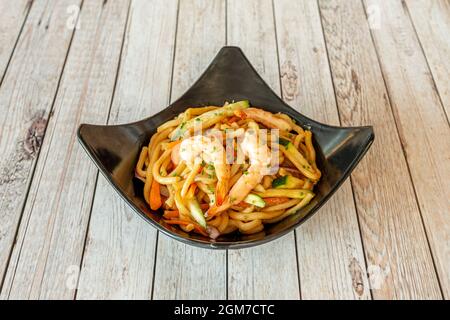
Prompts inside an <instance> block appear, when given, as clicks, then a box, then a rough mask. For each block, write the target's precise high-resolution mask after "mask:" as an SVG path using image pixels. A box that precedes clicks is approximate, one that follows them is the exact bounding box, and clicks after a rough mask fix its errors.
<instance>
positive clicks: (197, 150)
mask: <svg viewBox="0 0 450 320" xmlns="http://www.w3.org/2000/svg"><path fill="white" fill-rule="evenodd" d="M174 158H175V159H176V158H177V156H174ZM174 158H173V159H174ZM179 161H184V162H185V163H186V165H187V166H188V168H190V169H193V168H198V165H199V164H201V163H207V164H208V165H212V166H213V167H214V170H215V172H216V176H217V187H216V192H215V195H216V202H217V204H218V205H221V204H222V203H223V200H224V199H225V196H226V194H227V193H228V185H229V180H230V175H231V173H230V166H229V165H228V164H227V163H226V155H225V149H224V147H223V145H222V143H221V142H220V140H219V139H218V138H217V137H215V136H204V135H198V136H193V137H190V138H187V139H184V140H183V142H181V144H180V148H179Z"/></svg>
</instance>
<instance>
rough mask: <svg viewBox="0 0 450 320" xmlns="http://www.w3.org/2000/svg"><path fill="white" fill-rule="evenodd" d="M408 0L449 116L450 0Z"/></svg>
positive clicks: (410, 11) (408, 5) (411, 15)
mask: <svg viewBox="0 0 450 320" xmlns="http://www.w3.org/2000/svg"><path fill="white" fill-rule="evenodd" d="M405 3H406V5H407V8H408V9H409V13H410V17H411V19H412V22H413V24H414V26H415V30H416V32H417V35H418V37H419V39H420V43H421V45H422V49H423V51H424V52H425V55H426V59H427V60H428V64H429V66H430V70H431V73H432V75H433V78H434V81H435V83H436V87H437V90H438V92H439V95H440V97H441V99H442V104H443V106H444V108H445V111H446V113H447V118H448V117H450V81H449V79H450V58H449V57H450V37H449V34H450V3H449V1H448V0H434V1H426V0H406V1H405ZM447 280H448V279H447ZM447 294H448V292H447Z"/></svg>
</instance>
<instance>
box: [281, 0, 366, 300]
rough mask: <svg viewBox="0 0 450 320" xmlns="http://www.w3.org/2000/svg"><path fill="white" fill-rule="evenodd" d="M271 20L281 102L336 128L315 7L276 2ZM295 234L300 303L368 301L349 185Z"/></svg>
mask: <svg viewBox="0 0 450 320" xmlns="http://www.w3.org/2000/svg"><path fill="white" fill-rule="evenodd" d="M275 18H276V21H277V32H278V33H277V35H278V50H279V54H280V66H281V80H282V85H283V88H282V89H283V98H284V100H285V101H286V102H287V103H289V104H290V105H291V106H293V107H294V108H296V109H297V110H298V111H299V112H301V113H303V114H305V115H306V116H309V117H311V118H312V119H315V120H317V121H321V122H323V123H328V124H332V125H339V117H338V113H337V108H336V101H335V97H334V92H333V84H332V80H331V74H330V67H329V65H328V60H327V53H326V48H325V44H324V38H323V33H322V26H321V21H320V15H319V9H318V6H317V3H316V2H314V1H308V0H302V1H287V0H286V1H285V0H283V1H276V2H275ZM292 30H301V32H291V31H292ZM296 233H297V248H298V264H299V270H300V286H301V293H302V298H303V299H368V298H369V299H370V289H369V285H368V281H367V271H366V266H365V261H364V254H363V250H362V244H361V238H360V234H359V227H358V221H357V215H356V211H355V206H354V199H353V195H352V190H351V186H350V182H349V181H347V182H346V183H344V185H343V186H342V187H341V189H340V190H339V191H338V192H337V193H336V195H334V196H333V198H332V199H331V200H330V201H329V202H328V203H327V204H326V205H325V207H324V208H323V209H321V210H320V212H319V213H318V214H317V215H315V216H314V217H313V218H312V219H311V220H309V221H308V222H307V223H305V224H304V225H302V226H301V227H300V228H298V229H297V231H296Z"/></svg>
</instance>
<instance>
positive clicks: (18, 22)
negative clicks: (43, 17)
mask: <svg viewBox="0 0 450 320" xmlns="http://www.w3.org/2000/svg"><path fill="white" fill-rule="evenodd" d="M31 4H32V1H30V0H16V1H10V0H1V1H0V85H1V83H2V79H3V76H4V74H5V71H6V68H7V66H8V62H9V61H10V58H11V55H12V54H13V51H14V47H15V45H16V43H17V40H18V37H19V36H20V31H21V30H22V26H23V24H24V21H25V19H26V17H27V16H28V12H29V11H30V8H31Z"/></svg>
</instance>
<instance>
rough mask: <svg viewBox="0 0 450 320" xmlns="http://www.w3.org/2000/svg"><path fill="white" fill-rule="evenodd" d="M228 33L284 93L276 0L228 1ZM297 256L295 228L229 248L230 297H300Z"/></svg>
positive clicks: (275, 88) (254, 64)
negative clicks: (263, 242) (256, 242)
mask: <svg viewBox="0 0 450 320" xmlns="http://www.w3.org/2000/svg"><path fill="white" fill-rule="evenodd" d="M227 35H228V41H227V42H228V43H227V44H228V45H235V46H239V47H241V49H242V50H243V51H244V52H245V54H246V55H247V57H248V58H249V60H250V62H251V63H252V65H253V66H254V67H255V68H256V70H257V71H258V72H259V74H260V75H261V76H262V77H263V78H264V79H265V80H266V82H267V83H268V84H269V85H270V86H271V87H272V89H273V90H274V91H275V92H277V93H278V94H280V80H279V71H278V63H277V44H276V39H275V23H274V17H273V9H272V2H271V1H270V0H264V1H259V0H258V1H256V0H249V1H239V0H237V1H236V0H231V1H228V3H227ZM274 253H275V254H274ZM296 259H297V258H296V248H295V238H294V233H293V232H291V233H289V234H288V235H286V236H284V237H282V238H281V239H279V240H277V241H274V242H271V243H269V244H266V245H263V246H259V247H256V248H250V249H242V250H230V251H228V298H229V299H245V298H251V299H298V298H299V296H300V288H299V281H298V270H297V261H296Z"/></svg>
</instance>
